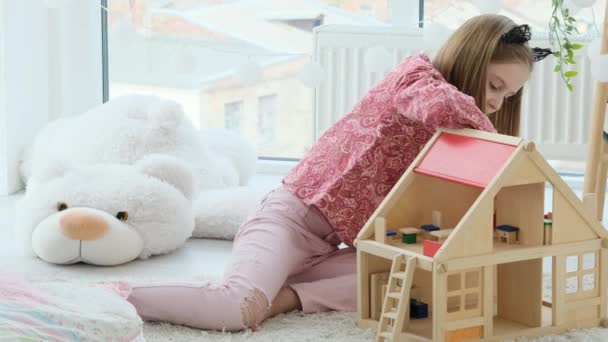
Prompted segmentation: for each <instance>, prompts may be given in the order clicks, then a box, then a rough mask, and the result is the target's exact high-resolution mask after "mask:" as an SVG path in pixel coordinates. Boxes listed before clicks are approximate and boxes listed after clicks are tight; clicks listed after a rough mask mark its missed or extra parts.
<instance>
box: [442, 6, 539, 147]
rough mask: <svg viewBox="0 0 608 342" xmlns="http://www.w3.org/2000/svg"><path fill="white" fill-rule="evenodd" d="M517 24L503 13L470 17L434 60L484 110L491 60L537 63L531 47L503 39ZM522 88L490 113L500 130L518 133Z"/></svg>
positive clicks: (506, 132)
mask: <svg viewBox="0 0 608 342" xmlns="http://www.w3.org/2000/svg"><path fill="white" fill-rule="evenodd" d="M515 26H516V24H515V23H514V22H513V21H512V20H511V19H509V18H507V17H505V16H502V15H495V14H485V15H480V16H477V17H474V18H472V19H469V20H468V21H467V22H465V23H464V24H463V25H462V26H461V27H460V28H458V30H456V32H454V33H453V34H452V36H451V37H450V38H449V39H448V41H447V42H446V43H445V44H444V45H443V46H442V47H441V49H440V50H439V52H438V53H437V56H436V57H435V59H434V60H433V66H434V67H435V68H436V69H437V70H439V72H440V73H441V74H442V75H443V77H444V78H445V79H446V81H448V82H449V83H450V84H452V85H454V86H455V87H456V88H458V90H460V91H461V92H463V93H465V94H467V95H470V96H472V97H473V98H474V99H475V103H476V104H477V107H478V108H480V109H482V110H483V106H484V103H485V91H486V72H487V70H488V66H489V65H490V63H512V62H520V63H526V64H528V65H529V66H530V70H532V66H533V64H534V55H533V52H532V49H530V47H529V46H528V44H527V43H525V44H512V43H505V42H502V41H501V37H502V36H503V35H504V34H505V33H507V32H509V31H510V30H511V29H513V28H514V27H515ZM522 92H523V88H522V89H520V90H519V91H518V92H517V93H516V94H515V95H513V96H510V97H509V98H506V99H505V100H504V102H503V105H502V107H501V108H500V110H499V111H498V112H496V113H493V114H491V115H489V118H490V120H491V121H492V124H494V127H495V128H496V130H497V131H498V133H501V134H508V135H513V136H517V135H519V121H520V112H521V97H522Z"/></svg>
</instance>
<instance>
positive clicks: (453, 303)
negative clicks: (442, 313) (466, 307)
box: [448, 295, 462, 313]
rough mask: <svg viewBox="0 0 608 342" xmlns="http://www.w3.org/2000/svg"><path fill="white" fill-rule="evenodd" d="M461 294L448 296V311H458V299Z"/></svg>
mask: <svg viewBox="0 0 608 342" xmlns="http://www.w3.org/2000/svg"><path fill="white" fill-rule="evenodd" d="M461 298H462V296H460V295H458V296H452V297H448V313H452V312H458V311H460V310H461V309H460V300H461Z"/></svg>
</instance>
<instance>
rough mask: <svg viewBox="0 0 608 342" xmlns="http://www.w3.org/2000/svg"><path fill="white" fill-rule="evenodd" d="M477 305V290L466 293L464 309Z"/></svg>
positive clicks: (475, 307) (471, 308) (470, 308)
mask: <svg viewBox="0 0 608 342" xmlns="http://www.w3.org/2000/svg"><path fill="white" fill-rule="evenodd" d="M478 307H479V292H473V293H467V294H466V295H465V296H464V309H465V310H475V309H477V308H478Z"/></svg>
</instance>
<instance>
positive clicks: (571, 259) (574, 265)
mask: <svg viewBox="0 0 608 342" xmlns="http://www.w3.org/2000/svg"><path fill="white" fill-rule="evenodd" d="M576 271H578V255H570V256H568V257H566V273H570V272H576Z"/></svg>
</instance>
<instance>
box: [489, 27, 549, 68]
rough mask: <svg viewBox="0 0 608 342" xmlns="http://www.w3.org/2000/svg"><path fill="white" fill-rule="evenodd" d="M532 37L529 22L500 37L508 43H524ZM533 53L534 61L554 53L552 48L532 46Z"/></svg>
mask: <svg viewBox="0 0 608 342" xmlns="http://www.w3.org/2000/svg"><path fill="white" fill-rule="evenodd" d="M531 38H532V32H531V30H530V26H528V25H527V24H523V25H518V26H515V27H514V28H512V29H511V30H509V32H507V33H505V34H503V35H502V37H500V41H501V42H503V43H507V44H524V43H526V42H528V41H529V40H530V39H531ZM532 53H533V54H534V61H535V62H538V61H542V60H543V59H545V57H547V56H549V55H551V54H553V51H551V49H543V48H538V47H535V48H532Z"/></svg>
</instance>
